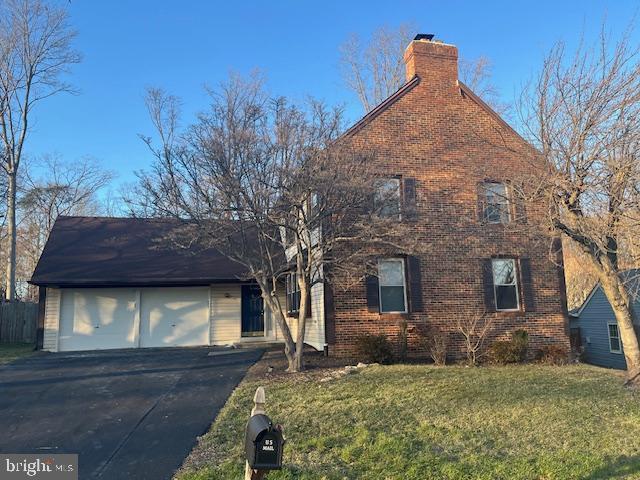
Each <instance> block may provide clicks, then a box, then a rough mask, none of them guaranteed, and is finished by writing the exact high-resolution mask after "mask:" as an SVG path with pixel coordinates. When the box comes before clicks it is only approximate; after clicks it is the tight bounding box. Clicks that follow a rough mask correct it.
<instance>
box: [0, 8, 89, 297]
mask: <svg viewBox="0 0 640 480" xmlns="http://www.w3.org/2000/svg"><path fill="white" fill-rule="evenodd" d="M74 37H75V32H74V31H73V30H71V29H70V27H69V23H68V15H67V11H66V10H65V9H63V8H61V7H55V6H52V5H51V4H49V3H47V2H44V1H41V0H5V1H3V2H1V3H0V147H1V150H0V164H1V165H2V168H3V169H4V171H5V172H6V174H7V179H8V188H7V229H8V231H7V234H8V237H9V252H8V260H7V276H6V298H7V299H8V300H13V299H14V298H15V280H16V272H15V270H16V235H17V232H16V196H17V190H18V187H17V178H18V171H19V168H20V163H21V161H22V156H23V152H24V146H25V141H26V138H27V133H28V132H29V127H30V120H31V116H32V112H33V109H34V107H35V106H36V104H38V103H39V102H40V101H41V100H44V99H46V98H48V97H51V96H52V95H55V94H57V93H60V92H68V91H70V87H69V85H68V84H67V83H65V82H64V81H63V80H62V77H63V75H64V73H66V72H67V69H68V67H69V66H71V65H72V64H74V63H78V62H79V61H80V58H79V56H78V54H77V53H76V52H74V51H73V50H72V48H71V43H72V41H73V39H74Z"/></svg>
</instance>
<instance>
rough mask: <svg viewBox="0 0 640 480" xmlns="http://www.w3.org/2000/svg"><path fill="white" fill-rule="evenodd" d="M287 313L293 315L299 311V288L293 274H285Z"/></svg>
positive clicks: (296, 278)
mask: <svg viewBox="0 0 640 480" xmlns="http://www.w3.org/2000/svg"><path fill="white" fill-rule="evenodd" d="M286 283H287V285H286V287H287V288H286V290H287V313H289V314H290V315H295V314H297V313H298V311H299V310H300V286H299V285H298V276H297V275H296V274H295V273H289V274H287V281H286Z"/></svg>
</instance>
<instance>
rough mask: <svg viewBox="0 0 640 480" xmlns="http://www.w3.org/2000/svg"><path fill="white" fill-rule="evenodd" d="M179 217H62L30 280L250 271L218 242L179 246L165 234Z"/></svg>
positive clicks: (107, 281) (204, 280)
mask: <svg viewBox="0 0 640 480" xmlns="http://www.w3.org/2000/svg"><path fill="white" fill-rule="evenodd" d="M180 226H181V222H179V221H177V220H175V219H149V218H107V217H65V216H61V217H58V219H57V220H56V222H55V224H54V226H53V229H52V231H51V234H50V235H49V239H48V240H47V243H46V245H45V247H44V250H43V252H42V255H41V257H40V260H39V261H38V265H37V266H36V268H35V271H34V272H33V276H32V277H31V280H30V283H32V284H34V285H41V286H46V285H50V286H124V285H138V286H143V285H150V286H152V285H155V286H159V285H166V286H168V285H207V284H209V283H220V282H238V281H241V280H242V279H245V278H247V271H246V269H245V268H244V266H242V265H241V264H239V263H237V262H234V261H232V260H230V259H229V258H227V257H226V256H224V255H223V254H222V253H220V252H219V251H218V250H216V249H213V248H203V247H199V246H191V247H189V248H178V247H176V246H171V245H169V243H168V242H163V241H162V239H163V237H166V236H167V235H168V234H171V233H173V234H175V232H176V231H178V232H179V229H180Z"/></svg>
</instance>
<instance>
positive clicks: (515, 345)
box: [489, 330, 529, 365]
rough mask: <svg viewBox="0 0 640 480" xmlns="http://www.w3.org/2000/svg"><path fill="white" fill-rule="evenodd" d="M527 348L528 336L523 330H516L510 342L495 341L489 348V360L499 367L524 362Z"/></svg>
mask: <svg viewBox="0 0 640 480" xmlns="http://www.w3.org/2000/svg"><path fill="white" fill-rule="evenodd" d="M528 346H529V334H528V333H527V332H526V331H525V330H516V331H515V332H513V335H512V336H511V340H509V341H497V342H494V343H493V344H492V345H491V347H489V360H490V361H491V363H496V364H499V365H505V364H507V363H520V362H524V361H525V360H526V359H527V348H528Z"/></svg>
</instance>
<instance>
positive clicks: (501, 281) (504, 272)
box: [491, 258, 520, 310]
mask: <svg viewBox="0 0 640 480" xmlns="http://www.w3.org/2000/svg"><path fill="white" fill-rule="evenodd" d="M491 267H492V270H493V292H494V295H495V300H496V310H519V309H520V291H519V290H520V289H519V285H518V275H517V270H516V261H515V259H513V258H494V259H493V260H492V261H491Z"/></svg>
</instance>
